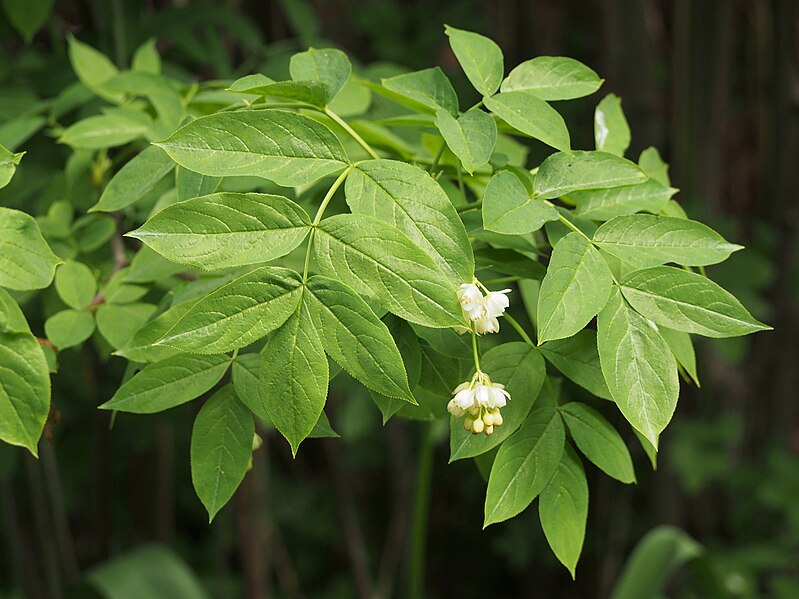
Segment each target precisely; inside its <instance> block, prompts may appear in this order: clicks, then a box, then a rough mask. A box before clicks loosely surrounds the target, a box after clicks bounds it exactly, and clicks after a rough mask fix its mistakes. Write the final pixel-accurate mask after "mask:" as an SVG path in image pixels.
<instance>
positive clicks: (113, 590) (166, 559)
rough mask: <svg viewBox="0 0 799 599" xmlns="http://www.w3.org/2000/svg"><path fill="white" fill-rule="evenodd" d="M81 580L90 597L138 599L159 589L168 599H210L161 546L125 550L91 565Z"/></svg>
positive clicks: (175, 558)
mask: <svg viewBox="0 0 799 599" xmlns="http://www.w3.org/2000/svg"><path fill="white" fill-rule="evenodd" d="M85 578H86V580H87V581H88V583H89V584H90V585H91V586H92V587H93V588H94V595H93V596H100V597H105V598H107V599H140V598H141V597H147V596H148V595H152V593H153V592H156V593H159V592H161V591H160V589H163V590H164V592H166V593H169V599H210V595H209V594H208V592H207V591H206V590H205V588H204V583H203V582H201V581H200V579H199V578H198V577H197V576H196V575H195V574H194V572H192V571H191V569H190V568H189V567H188V566H187V565H186V563H185V562H184V561H183V560H181V559H180V557H179V556H178V555H177V553H176V552H175V551H172V550H171V549H169V548H167V547H165V546H163V545H156V544H149V545H139V546H138V547H136V548H135V549H128V550H126V551H125V552H124V553H120V554H119V555H117V556H115V557H114V558H112V559H110V560H107V561H104V562H101V563H99V564H96V565H93V566H92V567H91V569H89V570H87V571H86V573H85ZM153 589H159V590H157V591H153ZM89 596H92V595H89Z"/></svg>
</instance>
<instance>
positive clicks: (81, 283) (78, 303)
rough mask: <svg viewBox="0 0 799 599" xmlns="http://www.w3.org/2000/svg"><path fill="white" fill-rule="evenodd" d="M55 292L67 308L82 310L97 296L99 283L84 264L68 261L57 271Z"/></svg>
mask: <svg viewBox="0 0 799 599" xmlns="http://www.w3.org/2000/svg"><path fill="white" fill-rule="evenodd" d="M55 290H56V291H57V292H58V297H60V298H61V299H62V300H63V302H64V303H65V304H66V305H67V306H69V307H70V308H75V309H76V310H82V309H83V308H86V307H88V306H89V304H91V303H92V300H94V297H95V295H97V281H96V280H95V278H94V273H93V272H92V269H91V268H89V267H88V266H86V265H85V264H83V263H82V262H74V261H72V260H68V261H67V262H64V263H63V264H62V265H61V266H60V267H59V268H58V270H57V271H56V275H55Z"/></svg>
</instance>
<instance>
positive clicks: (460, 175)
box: [456, 160, 466, 204]
mask: <svg viewBox="0 0 799 599" xmlns="http://www.w3.org/2000/svg"><path fill="white" fill-rule="evenodd" d="M456 166H457V167H458V191H460V192H461V200H463V203H464V204H465V203H466V190H465V189H464V187H463V173H461V162H460V160H459V161H458V164H457V165H456Z"/></svg>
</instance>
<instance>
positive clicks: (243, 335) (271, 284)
mask: <svg viewBox="0 0 799 599" xmlns="http://www.w3.org/2000/svg"><path fill="white" fill-rule="evenodd" d="M301 285H302V283H301V281H300V277H299V275H298V274H297V273H296V272H294V271H292V270H288V269H286V268H280V267H277V266H263V267H261V268H257V269H255V270H253V271H250V272H248V273H247V274H245V275H242V276H240V277H238V278H236V279H233V280H232V281H230V282H229V283H226V284H225V285H222V286H221V287H220V288H219V289H216V290H215V291H212V292H211V293H209V294H208V295H206V296H205V297H203V298H202V299H201V300H199V301H197V302H196V303H194V305H193V306H191V308H189V309H188V310H187V311H186V312H185V313H184V314H183V316H181V317H180V318H178V320H177V321H175V324H174V325H173V326H172V328H170V329H169V330H167V331H166V332H165V333H164V335H163V336H162V337H161V338H160V339H158V341H157V342H156V344H157V345H167V346H169V347H174V348H175V349H178V350H180V351H185V352H192V353H199V354H219V353H223V352H226V351H230V350H232V349H238V348H240V347H244V346H246V345H249V344H250V343H252V342H253V341H257V340H258V339H260V338H261V337H264V336H265V335H266V334H267V333H269V332H270V331H274V330H275V329H277V328H278V327H279V326H280V325H282V324H283V323H284V322H285V321H286V319H287V318H288V317H289V316H290V315H291V314H292V313H293V312H294V311H295V310H296V309H297V302H298V301H299V299H300V297H301V295H302V287H301Z"/></svg>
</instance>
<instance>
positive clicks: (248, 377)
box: [231, 352, 269, 423]
mask: <svg viewBox="0 0 799 599" xmlns="http://www.w3.org/2000/svg"><path fill="white" fill-rule="evenodd" d="M260 370H261V354H257V353H254V352H253V353H248V354H241V353H240V354H239V355H238V356H236V359H235V360H233V367H232V368H231V379H232V382H233V388H234V389H235V390H236V397H238V398H239V400H240V401H241V403H243V404H244V405H245V406H247V407H248V408H249V410H250V411H251V412H252V413H253V414H255V416H256V417H258V419H259V420H261V421H262V422H264V423H269V414H267V413H266V409H265V408H264V404H263V401H262V400H261V388H260V387H261V384H260V382H259V381H258V375H259V372H260Z"/></svg>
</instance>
